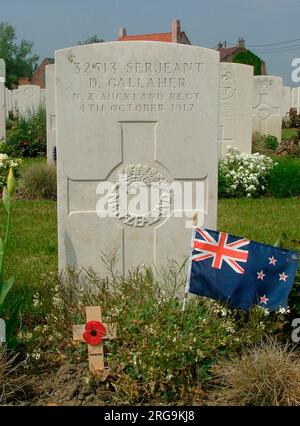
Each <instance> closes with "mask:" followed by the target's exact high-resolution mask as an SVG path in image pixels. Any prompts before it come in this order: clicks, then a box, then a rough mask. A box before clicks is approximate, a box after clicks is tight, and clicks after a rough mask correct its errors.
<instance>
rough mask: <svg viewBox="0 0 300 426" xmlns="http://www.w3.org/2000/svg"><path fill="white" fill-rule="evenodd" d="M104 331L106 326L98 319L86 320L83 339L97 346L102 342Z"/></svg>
mask: <svg viewBox="0 0 300 426" xmlns="http://www.w3.org/2000/svg"><path fill="white" fill-rule="evenodd" d="M105 333H106V328H105V327H104V325H103V324H101V322H99V321H88V322H87V323H86V324H85V332H84V333H83V340H84V341H85V342H86V343H88V344H89V345H92V346H97V345H99V344H100V343H101V342H102V338H103V336H104V335H105Z"/></svg>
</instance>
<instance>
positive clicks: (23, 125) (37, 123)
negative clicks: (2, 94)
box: [0, 105, 47, 157]
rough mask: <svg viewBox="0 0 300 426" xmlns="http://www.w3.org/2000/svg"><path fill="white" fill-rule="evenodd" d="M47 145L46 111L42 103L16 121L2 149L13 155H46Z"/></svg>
mask: <svg viewBox="0 0 300 426" xmlns="http://www.w3.org/2000/svg"><path fill="white" fill-rule="evenodd" d="M46 147H47V145H46V111H45V108H44V107H43V106H42V105H40V107H39V109H38V110H37V111H36V112H29V114H28V115H27V116H26V117H19V118H18V119H17V120H15V121H14V124H12V126H11V129H10V131H9V132H8V134H7V137H6V141H5V144H2V149H0V150H1V152H3V149H4V150H5V153H7V154H9V155H11V156H13V157H44V156H45V155H46Z"/></svg>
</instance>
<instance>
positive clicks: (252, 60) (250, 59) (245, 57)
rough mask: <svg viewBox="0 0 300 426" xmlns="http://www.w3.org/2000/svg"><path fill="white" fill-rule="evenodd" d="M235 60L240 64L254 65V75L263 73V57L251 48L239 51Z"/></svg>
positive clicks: (233, 59)
mask: <svg viewBox="0 0 300 426" xmlns="http://www.w3.org/2000/svg"><path fill="white" fill-rule="evenodd" d="M232 61H233V62H236V63H238V64H246V65H252V66H253V67H254V75H261V64H262V61H261V59H260V58H259V57H258V56H256V55H255V54H254V53H253V52H251V51H250V50H246V51H245V52H238V53H237V54H236V55H235V56H234V57H233V58H232Z"/></svg>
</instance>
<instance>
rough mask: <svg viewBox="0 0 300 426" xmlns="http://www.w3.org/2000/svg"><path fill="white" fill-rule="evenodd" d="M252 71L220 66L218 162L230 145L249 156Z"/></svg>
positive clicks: (240, 65)
mask: <svg viewBox="0 0 300 426" xmlns="http://www.w3.org/2000/svg"><path fill="white" fill-rule="evenodd" d="M252 80H253V67H252V66H249V65H242V64H233V63H225V62H222V63H221V64H220V129H219V130H220V135H219V141H220V142H219V143H220V158H223V157H224V155H225V154H226V152H227V146H228V145H233V146H235V147H236V148H238V150H239V151H240V152H244V153H247V154H251V146H252Z"/></svg>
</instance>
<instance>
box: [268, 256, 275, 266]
mask: <svg viewBox="0 0 300 426" xmlns="http://www.w3.org/2000/svg"><path fill="white" fill-rule="evenodd" d="M268 259H269V261H270V262H269V265H274V266H275V263H276V262H277V260H276V259H275V257H274V256H272V257H269V258H268Z"/></svg>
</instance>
